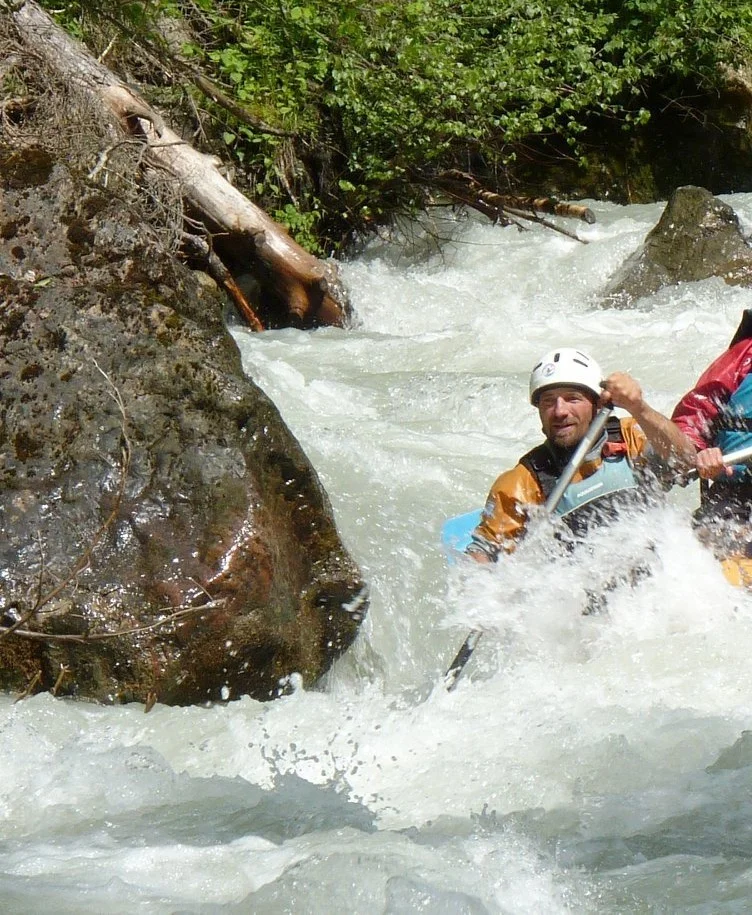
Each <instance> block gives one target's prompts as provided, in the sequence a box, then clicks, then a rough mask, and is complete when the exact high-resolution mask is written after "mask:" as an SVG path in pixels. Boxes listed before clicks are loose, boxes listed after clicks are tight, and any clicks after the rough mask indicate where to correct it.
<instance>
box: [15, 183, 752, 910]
mask: <svg viewBox="0 0 752 915" xmlns="http://www.w3.org/2000/svg"><path fill="white" fill-rule="evenodd" d="M724 199H726V200H727V201H728V202H729V203H730V204H731V206H732V207H733V208H734V209H735V210H736V212H737V213H738V214H739V216H740V218H741V220H742V223H743V225H744V226H745V228H746V229H747V230H749V227H750V225H752V195H732V196H729V197H726V198H724ZM589 205H590V206H591V207H592V209H593V210H594V212H595V213H596V216H597V222H596V223H595V224H594V225H592V226H586V225H584V224H583V225H577V226H576V230H577V232H578V233H579V234H580V236H581V237H582V238H583V239H587V241H588V242H589V243H588V244H580V243H579V242H577V241H574V240H572V239H570V238H567V237H565V236H564V235H561V234H557V233H554V232H552V231H548V230H546V229H544V228H541V227H531V228H530V230H529V231H525V232H519V231H518V230H517V229H516V228H514V227H510V228H501V227H499V226H492V225H490V224H489V223H487V222H482V221H481V220H480V219H476V218H474V217H472V216H471V217H465V218H460V217H457V216H455V215H452V214H450V213H445V214H442V213H441V212H440V211H439V212H437V214H436V215H435V216H433V217H432V218H431V220H430V221H427V222H425V223H424V224H421V225H411V226H405V227H402V229H401V230H399V231H398V230H395V231H394V232H392V233H390V234H389V235H387V234H384V236H383V237H382V238H380V239H378V240H375V241H373V242H372V243H370V244H369V246H368V247H367V249H366V250H365V251H363V252H362V254H360V255H359V256H358V257H357V258H356V259H353V260H352V261H350V262H347V263H344V264H342V272H343V275H344V278H345V280H346V282H347V284H348V286H349V288H350V290H351V294H352V298H353V302H354V306H355V313H356V319H355V326H354V327H353V328H351V329H348V330H338V329H331V328H328V329H323V330H319V331H316V332H313V333H311V332H297V331H294V330H285V331H279V332H267V333H262V334H251V333H249V332H247V331H245V330H244V329H243V328H241V327H235V328H233V333H234V336H235V338H236V340H237V343H238V346H239V347H240V350H241V352H242V354H243V360H244V365H245V368H246V371H247V373H248V374H249V376H250V377H252V378H253V379H254V381H256V382H257V383H258V384H259V385H260V386H261V387H262V388H263V389H264V390H265V391H266V392H267V393H268V394H269V395H270V396H271V398H272V399H273V400H274V402H275V403H276V404H277V406H278V407H279V409H280V411H281V413H282V416H283V418H284V419H285V421H286V422H287V424H288V425H289V427H290V428H291V430H292V431H293V433H294V434H295V435H296V436H297V438H298V439H299V440H300V442H301V444H302V445H303V448H304V449H305V451H306V452H307V454H308V456H309V458H310V459H311V461H312V463H313V465H314V466H315V468H316V470H317V471H318V473H319V475H320V477H321V480H322V482H323V484H324V486H325V488H326V490H327V492H328V493H329V495H330V498H331V501H332V504H333V507H334V512H335V516H336V519H337V524H338V527H339V529H340V531H341V533H342V536H343V539H344V541H345V543H346V544H347V546H348V548H349V549H350V551H351V552H352V554H353V556H354V558H355V559H356V561H357V562H358V563H359V564H360V566H361V568H362V570H363V572H364V575H365V577H366V578H367V580H368V582H369V586H370V598H371V607H370V612H369V615H368V617H367V620H366V622H365V623H364V625H363V628H362V631H361V633H360V635H359V637H358V640H357V642H356V644H355V645H354V646H353V647H352V648H351V649H350V651H349V652H348V653H347V654H346V655H345V656H344V657H343V658H342V659H341V660H340V661H339V662H338V663H337V664H336V665H335V667H334V669H333V670H332V671H331V673H330V674H329V675H328V676H327V678H326V680H325V682H324V683H322V684H321V685H320V687H319V688H317V689H315V690H304V689H302V688H301V687H300V685H299V684H297V683H295V682H293V690H292V692H291V693H290V694H289V695H287V696H284V697H283V698H280V699H278V700H277V701H275V702H272V703H267V704H262V703H258V702H255V701H253V700H251V699H249V698H247V697H246V698H242V699H239V700H238V701H235V702H229V703H227V704H219V705H216V706H213V707H209V708H202V707H192V708H167V707H165V706H161V705H157V706H155V707H154V708H153V709H152V710H151V711H150V712H149V713H148V714H144V709H143V707H142V706H135V705H134V706H122V707H115V708H105V707H97V706H94V705H89V704H85V703H81V702H72V701H65V700H57V699H55V698H53V697H52V696H50V695H49V694H43V695H38V696H36V697H34V698H31V699H27V700H24V701H22V702H14V698H15V697H13V696H3V697H0V730H1V733H2V741H1V742H0V756H1V757H2V760H3V762H2V772H3V773H4V780H3V783H2V786H0V810H2V815H3V822H4V823H5V827H4V829H3V835H2V839H1V840H0V909H1V910H2V911H3V912H4V913H19V915H20V913H24V915H27V913H42V912H44V913H49V912H54V913H56V915H67V913H71V915H73V913H75V915H79V913H102V912H107V913H123V915H130V913H135V912H148V913H158V915H162V913H164V915H184V913H185V915H188V913H191V915H235V913H254V915H282V913H306V915H309V913H310V915H339V913H342V915H350V913H358V915H359V913H362V915H402V913H412V912H421V913H429V915H465V913H467V915H483V913H488V915H502V913H503V915H507V913H508V915H521V913H531V915H547V913H551V915H559V913H632V912H634V913H654V912H661V913H673V912H681V913H687V912H691V913H726V912H728V913H731V912H733V913H737V912H748V911H750V910H752V662H751V660H750V659H751V658H752V596H750V595H748V594H747V593H744V592H743V591H740V590H738V589H736V588H734V587H732V586H731V585H730V584H729V583H728V582H727V581H726V580H725V579H724V577H723V575H722V573H721V569H720V567H719V565H718V563H717V562H716V561H715V559H714V558H713V557H712V555H711V554H710V553H709V552H708V551H707V549H706V548H705V547H703V546H702V545H701V544H700V543H699V542H698V541H697V539H696V538H695V535H694V534H693V532H692V529H691V524H690V520H691V513H692V510H693V509H694V508H695V507H696V505H697V496H698V493H697V488H696V486H695V485H691V486H687V487H684V488H682V487H675V488H674V489H672V490H671V491H670V492H669V493H668V494H667V496H666V500H665V504H660V505H656V506H655V507H654V508H652V509H651V510H650V511H649V512H648V514H647V516H644V515H643V516H640V517H632V518H630V517H624V518H622V519H620V520H619V521H618V522H617V523H616V524H614V525H613V527H612V528H610V529H609V530H607V531H604V532H603V533H602V534H600V535H598V536H597V537H594V538H593V542H592V543H591V544H589V545H588V547H587V549H586V550H585V551H584V552H580V553H579V554H577V555H576V556H575V555H570V554H564V555H562V554H561V553H560V552H557V551H556V550H554V549H552V546H551V543H552V538H551V536H550V530H549V529H548V528H547V523H546V521H545V519H542V520H541V524H540V525H539V527H538V528H537V530H536V531H535V532H533V533H532V534H531V537H530V538H529V540H528V541H526V543H525V544H524V545H523V547H522V548H521V549H520V550H519V551H518V553H517V554H515V555H514V556H513V557H511V558H510V559H508V560H506V561H504V562H501V563H499V564H498V565H496V566H493V567H487V568H482V567H480V566H476V565H475V564H470V563H467V562H462V561H459V562H449V561H448V560H447V557H446V556H445V555H444V553H443V551H442V548H441V544H440V529H441V525H442V523H443V521H444V520H445V519H446V518H447V517H449V516H452V515H455V514H458V513H461V512H465V511H469V510H471V509H474V508H478V507H480V506H481V505H482V504H483V502H484V500H485V497H486V494H487V492H488V489H489V487H490V485H491V483H492V482H493V480H494V478H495V477H496V475H497V474H498V473H499V472H500V471H501V470H503V469H506V468H507V467H509V466H511V465H512V464H513V463H515V462H516V460H517V458H518V457H519V456H520V455H521V454H522V453H523V452H524V451H526V450H528V449H529V448H530V447H532V446H533V445H534V444H536V443H537V442H538V441H539V440H540V427H539V422H538V418H537V414H536V412H535V411H534V410H533V409H532V408H531V407H530V406H529V404H528V402H527V382H528V375H529V371H530V368H531V367H532V365H533V364H534V363H535V362H536V361H537V360H538V358H539V357H540V356H541V355H542V354H543V353H544V352H546V351H547V350H549V349H551V348H553V347H555V346H559V345H563V346H572V345H574V346H577V347H579V348H582V349H585V350H586V351H588V352H589V353H591V354H592V355H593V356H594V357H595V358H596V359H597V360H598V361H599V362H600V364H601V365H602V366H603V368H604V370H605V371H606V372H610V371H615V370H617V369H618V370H625V371H628V372H631V373H632V374H633V375H635V376H636V377H637V378H638V379H639V381H640V382H641V384H642V385H643V388H644V390H645V392H646V396H647V399H648V400H649V401H650V402H651V404H652V405H653V406H654V407H656V408H657V409H659V410H662V411H664V412H670V410H671V409H672V407H673V405H674V404H675V402H676V401H677V399H678V398H679V396H680V395H681V394H683V393H684V392H685V391H686V390H687V389H688V388H689V387H691V386H692V384H693V383H694V382H695V380H696V379H697V377H698V376H699V374H700V373H701V372H702V371H703V370H704V368H705V367H706V366H707V364H708V363H709V362H710V361H711V360H712V359H713V358H715V356H716V355H718V354H719V353H720V352H721V351H722V350H723V349H724V348H725V347H726V346H727V345H728V342H729V340H730V339H731V337H732V335H733V333H734V331H735V329H736V327H737V325H738V323H739V319H740V317H741V314H742V311H743V309H745V308H748V307H752V290H747V289H742V288H734V287H730V286H726V285H725V284H724V283H723V282H722V281H721V280H715V279H714V280H708V281H705V282H701V283H695V284H690V285H686V286H679V287H672V288H667V289H664V290H662V291H661V292H660V293H658V294H656V295H654V296H652V297H650V298H648V299H644V300H641V301H639V302H638V303H636V304H635V305H634V306H633V307H632V308H630V309H622V310H617V309H604V308H602V307H600V306H599V305H598V292H599V290H601V289H602V288H603V286H604V284H605V281H606V280H607V279H608V278H609V277H610V276H611V275H612V274H613V272H614V271H615V270H616V269H617V268H618V267H619V265H620V264H621V263H622V262H623V261H624V260H625V259H626V258H627V257H628V256H629V254H630V253H632V251H634V250H635V249H636V248H637V247H638V246H639V245H640V244H641V242H642V241H643V239H644V237H645V235H646V233H647V232H648V231H649V230H650V229H651V228H652V227H653V225H655V223H656V222H657V220H658V218H659V216H660V213H661V210H662V207H661V205H659V204H656V205H646V206H628V207H620V206H616V205H612V204H609V203H593V202H589ZM568 228H570V229H571V228H575V227H574V226H573V225H572V224H571V223H570V224H568ZM646 549H647V550H648V561H649V564H650V569H651V575H650V576H649V577H647V578H645V579H643V580H641V581H639V582H638V583H637V584H636V585H635V586H634V587H631V586H629V585H628V584H624V585H619V586H617V587H616V588H614V589H612V590H610V591H608V592H607V595H608V596H607V603H606V607H605V610H604V612H601V613H599V614H594V615H583V613H582V610H583V607H584V606H585V602H586V599H587V593H588V591H592V590H598V588H599V587H602V586H603V585H604V583H606V582H608V581H609V580H610V578H612V577H613V574H614V572H615V571H618V570H619V569H622V568H624V567H626V566H628V565H629V563H630V562H633V561H634V557H635V555H637V556H638V557H639V556H641V555H642V556H644V555H645V552H644V551H645V550H646ZM469 566H472V567H469ZM475 627H479V628H481V629H482V630H483V637H482V639H481V641H480V643H479V645H478V647H477V649H476V651H475V653H474V655H473V657H472V658H471V660H470V662H469V663H468V665H467V668H466V671H465V674H464V676H463V677H462V679H461V680H460V681H459V684H458V686H457V688H456V690H454V691H453V692H447V690H446V689H445V688H444V686H443V683H442V677H443V673H444V671H445V670H446V668H447V666H448V665H449V663H450V661H451V660H452V658H453V657H454V655H455V653H456V651H457V649H458V648H459V646H460V645H461V644H462V641H463V640H464V638H465V636H466V634H467V633H468V631H469V630H470V629H472V628H475ZM294 680H295V678H293V681H294ZM748 729H750V730H748Z"/></svg>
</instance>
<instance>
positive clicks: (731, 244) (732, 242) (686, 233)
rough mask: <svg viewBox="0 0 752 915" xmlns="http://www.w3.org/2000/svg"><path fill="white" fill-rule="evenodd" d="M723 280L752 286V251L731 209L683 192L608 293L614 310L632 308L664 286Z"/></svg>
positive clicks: (692, 190) (700, 192)
mask: <svg viewBox="0 0 752 915" xmlns="http://www.w3.org/2000/svg"><path fill="white" fill-rule="evenodd" d="M711 276H718V277H722V278H723V279H724V280H725V281H726V282H727V283H730V284H734V285H743V286H749V285H752V248H751V247H750V246H749V244H748V243H747V241H746V239H745V238H744V236H743V234H742V232H741V229H740V227H739V219H738V217H737V215H736V213H734V211H733V210H732V209H731V207H730V206H729V205H728V204H726V203H724V202H723V201H722V200H719V199H718V198H717V197H714V196H713V195H712V194H711V193H710V191H707V190H705V189H704V188H701V187H680V188H677V190H676V191H675V192H674V194H673V195H672V196H671V198H670V199H669V201H668V203H667V204H666V209H665V210H664V211H663V215H662V216H661V218H660V220H659V222H658V224H657V225H656V226H655V228H654V229H652V230H651V231H650V232H649V233H648V235H647V236H646V238H645V243H644V244H643V246H642V248H641V249H640V250H639V251H636V252H635V253H634V254H633V255H632V256H631V257H630V258H629V259H628V260H627V261H626V263H625V264H624V265H623V267H622V268H621V270H620V271H619V272H618V274H617V275H616V276H615V277H614V278H613V279H612V280H611V282H610V283H609V284H608V286H607V288H606V290H605V292H604V301H605V303H606V304H608V305H611V306H617V307H618V306H625V307H626V306H628V305H629V304H630V303H631V302H632V301H634V300H635V299H638V298H641V297H643V296H647V295H652V294H653V293H654V292H657V291H658V290H659V289H660V288H661V287H662V286H670V285H676V284H677V283H686V282H692V281H694V280H705V279H708V278H709V277H711Z"/></svg>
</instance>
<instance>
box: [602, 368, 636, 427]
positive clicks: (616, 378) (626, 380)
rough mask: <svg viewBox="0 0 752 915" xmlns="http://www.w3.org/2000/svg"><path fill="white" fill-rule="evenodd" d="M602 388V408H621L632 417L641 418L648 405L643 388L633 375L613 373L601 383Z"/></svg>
mask: <svg viewBox="0 0 752 915" xmlns="http://www.w3.org/2000/svg"><path fill="white" fill-rule="evenodd" d="M601 387H602V388H603V393H602V394H601V399H600V405H601V406H603V407H607V406H612V407H621V408H622V409H623V410H626V411H627V413H629V414H630V415H631V416H634V417H635V418H639V414H640V413H641V412H642V410H643V409H644V407H645V406H646V404H645V401H644V400H643V397H642V388H641V387H640V385H639V384H638V382H637V381H635V379H634V378H633V377H632V376H631V375H628V374H627V373H626V372H612V373H611V374H610V375H609V376H608V378H605V379H604V380H603V381H602V382H601Z"/></svg>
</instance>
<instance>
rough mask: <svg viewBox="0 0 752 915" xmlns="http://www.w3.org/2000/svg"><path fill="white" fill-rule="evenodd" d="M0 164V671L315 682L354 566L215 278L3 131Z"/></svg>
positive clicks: (352, 612)
mask: <svg viewBox="0 0 752 915" xmlns="http://www.w3.org/2000/svg"><path fill="white" fill-rule="evenodd" d="M0 182H2V184H0V187H1V188H2V196H1V197H0V296H1V298H0V303H1V304H0V347H1V348H2V353H3V358H2V361H1V362H0V625H2V626H3V627H4V630H2V631H0V688H4V689H23V688H25V687H26V686H27V685H28V684H29V683H31V682H32V681H34V680H35V679H36V684H35V687H34V688H36V689H50V688H51V687H52V686H53V684H55V682H56V681H57V680H58V677H59V676H60V675H63V679H62V681H61V683H60V685H59V688H58V690H57V692H58V694H60V693H67V694H72V695H79V696H82V697H88V698H92V699H96V700H100V701H105V702H107V701H109V702H114V701H133V700H135V701H143V702H151V701H153V700H155V699H156V700H158V701H160V702H165V703H172V704H187V703H196V702H205V701H211V700H217V699H226V698H236V697H238V696H240V695H244V694H250V695H251V696H253V697H256V698H260V699H267V698H270V697H273V696H275V695H277V694H278V693H279V691H280V680H282V679H283V678H285V677H288V676H289V675H290V674H293V673H296V672H297V673H299V674H301V675H302V678H303V682H304V683H305V684H308V685H310V684H312V683H314V682H315V681H316V680H317V679H318V678H319V677H320V676H321V675H322V674H323V673H324V672H325V671H326V670H327V669H328V667H329V666H330V665H331V663H332V661H333V660H334V659H335V658H336V657H337V656H338V655H339V654H340V653H341V652H343V651H344V650H345V649H346V648H347V647H348V645H350V643H351V642H352V641H353V639H354V637H355V635H356V633H357V631H358V627H359V623H360V620H361V618H362V615H363V613H364V612H365V609H366V599H365V587H364V583H363V581H362V579H361V576H360V574H359V571H358V569H357V568H356V566H355V565H354V563H353V561H352V559H351V558H350V557H349V555H348V553H347V551H346V549H345V547H344V546H343V544H342V542H341V540H340V538H339V535H338V533H337V530H336V528H335V525H334V521H333V517H332V512H331V508H330V505H329V501H328V498H327V496H326V494H325V492H324V491H323V489H322V487H321V485H320V483H319V480H318V478H317V476H316V474H315V472H314V470H313V469H312V467H311V466H310V464H309V462H308V460H307V458H306V456H305V455H304V454H303V452H302V450H301V448H300V446H299V444H298V442H297V441H296V440H295V438H294V437H293V436H292V434H291V433H290V432H289V430H288V429H287V428H286V426H285V425H284V423H283V422H282V420H281V418H280V416H279V414H278V412H277V410H276V408H275V407H274V405H273V404H272V403H271V401H270V400H269V399H268V398H267V397H266V396H265V395H264V394H263V392H262V391H260V390H259V389H258V388H257V387H256V386H255V385H254V384H253V383H252V382H251V381H250V380H249V379H248V378H247V377H245V376H244V374H243V372H242V368H241V364H240V357H239V353H238V351H237V348H236V346H235V343H234V341H233V340H232V338H231V336H230V335H229V334H228V332H227V331H226V329H225V327H224V324H223V322H222V308H223V301H222V299H221V297H220V295H219V294H218V292H217V290H216V287H215V286H214V284H213V283H211V282H210V281H202V278H201V275H200V274H196V273H194V272H192V271H191V270H189V269H188V268H187V267H185V266H184V265H183V264H181V263H180V262H179V261H178V260H177V259H176V258H174V257H173V256H171V255H170V254H168V253H166V252H164V251H162V250H160V249H159V246H158V245H157V244H156V243H155V241H154V239H153V238H151V237H150V236H149V233H148V230H147V229H146V228H145V227H144V226H143V224H140V223H139V222H138V220H137V219H136V218H135V217H134V216H132V215H131V214H130V213H129V211H127V210H126V209H124V208H123V207H122V206H121V205H119V204H118V200H117V196H116V193H115V194H113V193H112V192H111V191H108V192H104V191H103V190H102V189H101V188H94V187H92V186H89V185H86V184H85V183H82V182H78V181H77V180H76V179H74V178H73V177H72V175H71V174H70V173H69V172H68V170H67V169H66V168H65V167H64V166H63V165H61V164H60V163H56V162H54V161H53V160H51V159H50V158H49V156H48V155H47V154H46V153H44V152H42V151H36V152H35V151H34V150H26V151H25V152H24V154H23V155H22V156H19V155H17V154H13V153H11V152H9V151H7V150H0ZM14 627H17V630H16V631H11V632H9V631H8V630H9V629H10V630H12V629H13V628H14Z"/></svg>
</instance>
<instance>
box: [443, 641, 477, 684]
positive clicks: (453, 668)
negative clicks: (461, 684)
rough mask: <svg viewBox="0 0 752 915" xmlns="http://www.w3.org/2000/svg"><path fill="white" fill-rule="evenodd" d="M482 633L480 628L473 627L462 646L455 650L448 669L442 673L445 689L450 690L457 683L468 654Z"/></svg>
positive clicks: (473, 649) (471, 651)
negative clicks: (455, 652) (455, 654)
mask: <svg viewBox="0 0 752 915" xmlns="http://www.w3.org/2000/svg"><path fill="white" fill-rule="evenodd" d="M482 635H483V633H482V632H481V631H480V629H473V630H472V631H471V632H470V633H469V634H468V636H467V638H466V639H465V641H464V642H463V643H462V647H461V648H460V650H459V651H458V652H457V656H456V657H455V659H454V660H453V661H452V663H451V664H450V666H449V670H447V672H446V673H445V674H444V686H445V687H446V688H447V691H448V692H450V693H451V691H452V690H453V689H454V688H455V686H456V685H457V683H458V681H459V679H460V677H461V676H462V671H463V670H464V668H465V664H467V662H468V661H469V660H470V655H471V654H472V653H473V652H474V651H475V646H476V645H477V644H478V642H479V641H480V637H481V636H482Z"/></svg>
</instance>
